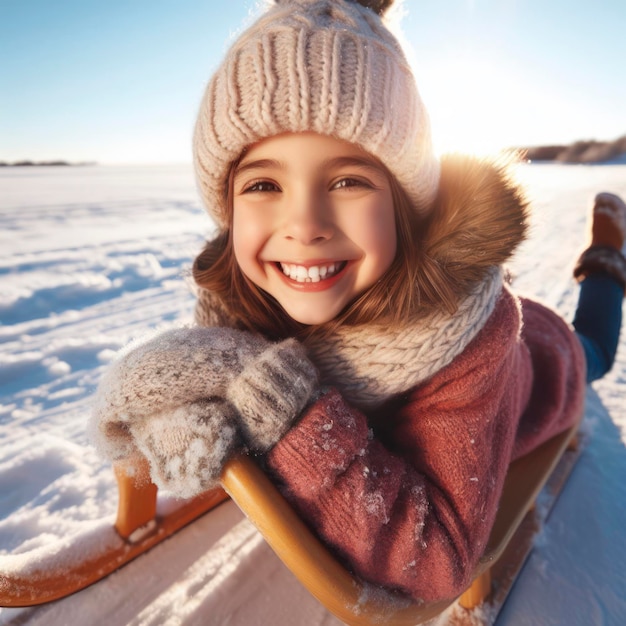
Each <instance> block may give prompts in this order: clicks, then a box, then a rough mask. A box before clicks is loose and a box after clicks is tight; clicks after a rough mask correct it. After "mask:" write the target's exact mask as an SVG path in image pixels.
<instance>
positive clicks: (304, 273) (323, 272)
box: [276, 261, 348, 283]
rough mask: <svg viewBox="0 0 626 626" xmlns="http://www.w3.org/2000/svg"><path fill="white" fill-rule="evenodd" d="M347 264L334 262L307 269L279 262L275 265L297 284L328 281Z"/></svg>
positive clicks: (302, 266)
mask: <svg viewBox="0 0 626 626" xmlns="http://www.w3.org/2000/svg"><path fill="white" fill-rule="evenodd" d="M347 263H348V262H347V261H335V262H333V263H324V264H321V265H311V266H309V267H305V266H304V265H297V264H295V263H281V262H279V263H277V264H276V265H277V266H278V268H279V269H280V271H281V272H282V273H283V274H284V275H285V276H287V278H291V280H295V281H296V282H298V283H319V282H320V281H323V280H328V279H329V278H332V277H333V276H336V275H337V274H339V272H341V271H342V270H343V269H344V268H345V266H346V265H347Z"/></svg>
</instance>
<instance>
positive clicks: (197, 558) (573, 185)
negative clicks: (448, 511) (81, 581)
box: [0, 165, 626, 626]
mask: <svg viewBox="0 0 626 626" xmlns="http://www.w3.org/2000/svg"><path fill="white" fill-rule="evenodd" d="M519 176H520V178H521V179H522V180H523V181H525V182H526V184H527V185H528V189H529V192H530V195H531V197H532V198H533V200H534V207H535V214H534V218H533V224H534V227H533V232H532V236H531V238H530V239H529V241H528V242H527V243H526V244H525V245H524V246H523V249H522V250H521V251H520V253H519V254H518V256H517V258H516V259H515V262H514V263H513V264H512V269H513V272H514V274H515V276H516V279H515V281H516V282H515V285H516V287H517V288H518V289H519V290H521V291H522V292H524V293H525V294H531V295H534V296H536V297H538V298H540V299H542V300H543V301H545V302H546V303H548V304H549V305H551V306H552V307H554V308H556V309H558V310H559V311H560V312H561V313H562V314H563V315H565V316H566V317H569V316H570V315H571V312H572V310H573V307H574V305H575V298H576V286H575V283H574V282H573V280H572V279H571V278H570V275H571V267H572V262H573V259H574V257H575V255H576V253H577V252H578V251H579V250H580V249H581V248H582V246H583V244H584V242H585V236H586V233H585V219H586V215H587V213H588V209H589V203H590V201H591V198H592V197H593V195H594V194H595V192H597V191H600V190H612V191H614V192H617V193H620V194H624V195H626V165H606V166H558V165H532V166H521V167H520V169H519ZM211 229H212V226H211V223H210V222H209V220H208V218H207V217H206V216H205V214H204V213H203V211H202V209H201V207H200V205H199V201H198V199H197V193H196V190H195V186H194V183H193V177H192V173H191V167H188V166H154V167H103V166H86V167H77V168H2V169H0V322H1V323H0V571H4V572H6V571H15V570H18V569H20V568H23V567H27V566H28V565H29V564H32V563H33V562H35V563H36V562H37V561H38V560H40V559H42V558H44V557H45V556H46V555H47V556H49V555H51V554H54V553H55V552H58V551H59V550H62V548H63V547H64V546H67V545H76V544H77V543H78V542H79V541H81V540H82V541H83V542H84V541H85V540H86V539H88V538H90V537H97V536H99V533H100V532H101V531H103V529H105V528H106V527H108V526H110V525H111V524H112V523H113V517H114V513H115V508H116V488H115V485H114V479H113V475H112V472H111V468H110V466H109V465H107V464H106V463H103V462H102V461H101V460H100V459H98V458H97V456H96V454H95V452H94V450H93V448H92V447H91V446H90V445H89V442H88V440H87V437H86V433H85V425H86V421H87V416H88V414H89V410H90V409H89V406H90V399H91V395H92V393H93V390H94V388H95V386H96V384H97V382H98V378H99V377H100V375H101V373H102V371H103V369H104V368H105V367H106V365H107V363H108V362H109V361H110V360H111V359H112V357H113V355H114V354H115V352H116V351H117V350H118V349H119V348H121V347H122V346H124V345H125V344H127V343H128V342H129V341H130V340H132V339H134V338H137V337H140V336H141V335H142V334H143V333H145V332H146V331H148V330H149V329H153V328H156V327H159V328H167V327H171V326H174V325H180V324H182V323H187V322H189V321H190V320H191V311H192V306H193V298H192V296H191V295H190V290H189V287H188V282H189V281H188V278H187V273H188V270H189V266H190V263H191V260H192V258H193V256H194V255H195V254H196V253H197V251H198V250H199V248H200V246H201V243H202V241H203V238H204V237H205V236H206V235H207V234H209V233H210V232H211ZM625 391H626V333H623V338H622V343H621V346H620V351H619V353H618V362H617V363H616V366H615V368H614V370H613V371H612V372H611V374H610V375H609V376H608V377H607V378H606V379H605V380H603V381H601V382H600V383H598V384H597V385H595V387H594V389H593V390H590V392H589V394H588V408H587V418H586V422H585V428H586V430H588V431H589V432H590V435H591V436H590V440H589V444H588V446H587V448H586V449H585V451H584V453H583V456H582V457H581V460H580V461H579V463H578V465H577V467H576V469H575V471H574V474H573V475H572V477H571V478H570V480H569V482H568V484H567V486H566V489H565V491H564V493H563V494H562V496H561V499H560V500H559V502H558V503H557V506H556V508H555V510H554V512H553V514H552V516H551V517H550V519H549V521H548V523H547V524H546V526H545V528H544V530H543V532H542V534H541V535H540V537H539V539H538V541H537V545H536V548H535V551H534V552H533V554H532V556H531V558H530V560H529V561H528V563H527V565H526V567H525V569H524V571H523V573H522V575H521V576H520V577H519V579H518V582H517V584H516V586H515V588H514V590H513V592H512V594H511V596H510V597H509V600H508V602H507V604H506V605H505V608H504V609H503V611H502V613H501V614H500V617H499V618H498V622H497V624H498V626H522V625H523V626H531V625H532V626H542V625H561V624H562V625H567V626H576V625H580V626H593V625H603V626H623V625H624V624H626V567H625V566H624V563H626V523H625V521H624V520H625V519H626V516H625V515H624V512H625V511H626V480H625V477H626V448H625V446H624V444H625V442H626V402H625V401H624V394H625ZM79 623H80V624H89V625H90V626H96V625H100V624H101V625H103V626H104V625H107V626H117V625H123V624H136V625H138V624H146V625H147V624H151V625H155V626H156V625H162V624H170V625H174V624H176V625H178V624H186V625H189V624H220V625H221V624H231V625H236V626H243V625H245V626H249V625H269V624H272V625H274V624H276V625H285V626H286V625H288V626H297V625H299V624H301V625H302V626H305V625H306V626H310V625H320V626H321V625H324V626H331V625H335V624H337V623H338V622H337V621H336V620H335V619H334V618H333V617H332V616H330V615H329V614H328V613H327V612H326V611H325V610H324V609H322V608H321V607H320V606H319V605H318V604H317V602H316V601H315V600H313V599H312V598H311V597H310V596H309V595H308V593H307V592H306V591H304V590H303V589H302V588H301V587H300V585H299V583H297V582H296V581H295V580H294V578H293V577H292V576H291V574H290V573H289V572H288V571H286V570H285V568H284V567H283V566H282V564H281V563H280V562H279V561H278V560H277V558H276V557H275V556H274V555H273V554H272V553H271V551H270V550H269V548H267V546H266V545H265V544H264V543H263V541H262V540H261V539H260V538H259V536H258V534H257V533H256V532H255V531H254V530H253V529H252V527H251V526H250V525H249V524H248V522H247V521H246V520H245V519H243V517H242V515H241V514H240V513H239V512H238V510H237V509H236V507H235V506H234V505H233V504H232V503H230V502H229V503H226V504H225V505H222V506H220V507H219V508H218V509H216V510H214V511H213V512H211V513H210V514H209V515H207V516H205V517H204V518H202V519H200V520H199V521H197V522H195V523H194V524H192V525H191V526H190V527H188V528H187V529H185V530H184V531H182V532H181V533H179V534H178V535H177V537H176V538H175V539H173V540H170V541H167V542H165V543H163V544H161V545H160V546H158V547H157V548H155V549H154V550H153V551H151V552H150V553H148V554H147V555H145V556H143V557H141V558H140V559H139V560H137V561H135V562H133V563H131V564H130V565H128V566H127V567H125V568H123V569H122V570H120V571H118V572H116V573H115V574H113V575H111V576H110V577H108V578H107V579H105V580H103V581H102V582H100V583H98V584H97V585H95V586H93V587H90V588H88V589H86V590H84V591H82V592H80V593H78V594H76V595H74V596H71V597H69V598H66V599H64V600H61V601H58V602H55V603H52V604H50V605H46V606H42V607H36V608H31V609H6V608H5V609H0V625H2V626H6V625H13V626H17V625H18V624H19V625H23V624H28V625H33V626H34V625H42V626H43V625H45V626H58V625H61V624H79Z"/></svg>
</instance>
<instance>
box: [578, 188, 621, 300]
mask: <svg viewBox="0 0 626 626" xmlns="http://www.w3.org/2000/svg"><path fill="white" fill-rule="evenodd" d="M625 240H626V204H624V202H623V201H622V199H621V198H620V197H619V196H616V195H614V194H611V193H599V194H598V195H597V196H596V198H595V203H594V207H593V222H592V226H591V245H590V246H589V247H588V248H587V249H586V250H585V251H584V252H583V253H582V254H581V255H580V257H579V258H578V261H577V262H576V266H575V268H574V276H575V278H576V279H577V280H579V281H580V280H583V279H584V278H586V277H587V276H588V275H589V274H595V273H600V274H607V275H609V276H611V277H612V278H613V279H615V280H616V281H617V282H618V283H620V284H621V285H622V287H623V289H624V291H626V258H624V255H623V254H622V252H621V249H622V246H623V245H624V241H625Z"/></svg>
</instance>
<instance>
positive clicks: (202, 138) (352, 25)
mask: <svg viewBox="0 0 626 626" xmlns="http://www.w3.org/2000/svg"><path fill="white" fill-rule="evenodd" d="M392 4H393V2H392V1H389V0H363V2H356V1H354V0H290V1H289V0H280V1H279V2H278V3H274V4H273V5H272V6H271V7H270V8H269V9H268V10H267V11H266V12H265V13H264V14H262V15H261V16H260V17H259V18H258V19H257V21H256V22H254V23H253V24H252V25H251V26H250V27H249V28H248V29H247V30H246V31H244V32H243V33H242V34H241V36H240V37H239V38H238V39H237V40H236V41H235V42H234V44H233V45H232V47H231V49H230V50H229V51H228V53H227V55H226V57H225V59H224V61H223V62H222V64H221V66H220V67H219V68H218V70H217V71H216V72H215V74H214V75H213V77H212V78H211V80H210V82H209V84H208V86H207V88H206V91H205V94H204V97H203V100H202V102H201V105H200V110H199V113H198V118H197V121H196V127H195V132H194V165H195V170H196V178H197V182H198V187H199V190H200V193H201V195H202V199H203V202H204V204H205V206H206V208H207V209H208V211H209V213H210V214H211V216H212V217H213V218H214V219H215V221H216V223H217V224H218V226H219V227H220V228H222V229H224V228H227V227H228V208H227V192H228V174H229V171H230V168H231V166H232V163H233V162H234V161H235V160H237V159H238V158H239V157H240V156H241V153H242V152H243V150H244V149H245V148H246V147H247V146H250V145H252V144H254V143H256V142H258V141H260V140H262V139H264V138H267V137H272V136H275V135H279V134H281V133H286V132H293V133H298V132H305V131H309V132H316V133H319V134H322V135H328V136H331V137H335V138H337V139H342V140H345V141H348V142H350V143H353V144H356V145H358V146H360V147H361V148H362V149H363V150H365V151H366V152H368V153H370V154H371V155H373V156H374V157H376V158H378V159H379V160H380V161H381V162H382V163H384V164H385V166H386V167H387V169H388V170H389V171H390V172H391V174H392V175H393V176H394V177H395V179H396V180H397V182H398V183H399V184H400V186H401V187H402V188H403V189H404V191H405V192H406V194H407V196H408V197H409V199H410V201H411V204H412V206H413V209H414V210H415V211H416V212H418V213H420V214H424V213H426V212H428V211H429V210H430V208H431V207H432V205H433V201H434V199H435V196H436V194H437V189H438V184H439V162H438V160H437V159H436V157H435V156H434V153H433V148H432V143H431V136H430V123H429V119H428V114H427V112H426V108H425V107H424V104H423V103H422V100H421V98H420V95H419V93H418V90H417V86H416V84H415V80H414V77H413V73H412V71H411V67H410V66H409V64H408V62H407V60H406V57H405V55H404V52H403V50H402V47H401V46H400V44H399V42H398V40H397V39H396V38H395V37H394V36H393V35H392V34H391V32H390V31H389V30H388V29H387V27H386V26H385V25H384V23H383V22H382V20H381V15H382V14H383V13H384V12H385V11H387V10H388V9H389V8H390V7H391V5H392ZM379 14H380V15H379Z"/></svg>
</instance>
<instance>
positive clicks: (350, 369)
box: [196, 268, 503, 411]
mask: <svg viewBox="0 0 626 626" xmlns="http://www.w3.org/2000/svg"><path fill="white" fill-rule="evenodd" d="M502 285H503V272H502V270H501V269H500V268H494V269H493V270H492V271H491V272H490V273H489V274H487V276H486V278H485V280H483V281H482V282H481V283H480V284H479V285H477V286H476V288H475V289H474V291H473V292H472V293H470V295H468V296H467V297H466V298H465V299H464V300H462V301H461V303H460V305H459V308H458V310H457V311H456V313H454V314H453V315H449V314H447V313H443V312H441V313H437V314H434V315H432V316H431V317H429V318H426V319H420V320H419V321H417V322H416V323H414V324H409V325H406V326H404V327H403V328H400V329H393V330H390V329H389V327H388V326H375V325H371V324H370V325H367V326H343V327H340V328H339V329H337V330H336V331H335V332H334V334H332V335H331V336H330V337H324V338H323V339H320V338H315V337H313V338H309V339H308V340H305V341H304V344H305V346H306V348H307V350H308V354H309V356H310V358H311V360H312V361H313V363H314V364H315V365H316V366H317V368H318V369H319V371H320V377H321V381H322V383H323V384H326V385H332V386H333V387H337V388H338V389H339V390H340V391H341V393H342V394H343V395H344V397H345V398H346V399H347V400H348V401H349V402H350V403H351V404H352V405H353V406H355V407H358V408H360V409H361V410H364V411H367V410H371V409H374V408H376V407H378V406H380V405H381V404H383V403H384V402H385V401H386V400H388V399H389V398H391V397H393V396H394V395H397V394H399V393H402V392H405V391H408V390H409V389H411V388H412V387H415V386H416V385H418V384H419V383H421V382H424V381H425V380H427V379H428V378H430V377H431V376H432V375H433V374H435V373H437V372H438V371H439V370H440V369H442V368H443V367H445V366H446V365H448V364H449V363H450V362H451V361H452V360H453V359H454V357H456V356H457V355H459V354H460V353H461V352H463V350H464V349H465V347H466V346H467V345H468V344H469V343H470V341H471V340H472V339H473V338H474V337H475V336H476V335H477V334H478V332H479V331H480V329H481V328H482V327H483V326H484V325H485V323H486V321H487V319H488V318H489V316H490V315H491V313H492V312H493V310H494V308H495V305H496V302H497V300H498V297H499V296H500V293H501V291H502ZM220 309H221V307H220V306H219V305H218V304H217V303H216V302H215V301H214V299H213V297H212V295H211V294H210V293H209V292H207V291H206V290H200V293H199V294H198V304H197V307H196V321H197V323H198V324H200V325H201V326H228V325H230V324H229V320H228V319H227V316H225V315H224V311H223V309H222V310H220Z"/></svg>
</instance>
